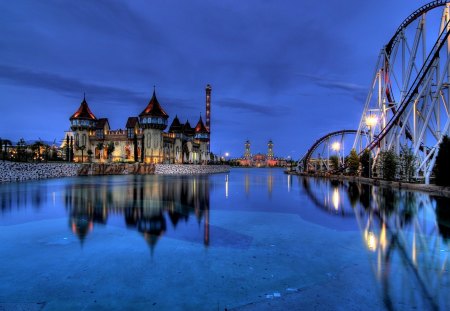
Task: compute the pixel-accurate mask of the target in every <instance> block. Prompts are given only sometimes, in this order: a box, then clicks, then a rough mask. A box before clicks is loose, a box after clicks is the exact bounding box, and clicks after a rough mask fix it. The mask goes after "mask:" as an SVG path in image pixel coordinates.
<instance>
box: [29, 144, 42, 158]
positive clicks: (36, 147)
mask: <svg viewBox="0 0 450 311" xmlns="http://www.w3.org/2000/svg"><path fill="white" fill-rule="evenodd" d="M42 146H43V144H42V142H40V141H39V140H37V141H36V142H35V143H34V144H32V145H31V150H33V158H35V159H36V160H37V161H40V160H41V147H42Z"/></svg>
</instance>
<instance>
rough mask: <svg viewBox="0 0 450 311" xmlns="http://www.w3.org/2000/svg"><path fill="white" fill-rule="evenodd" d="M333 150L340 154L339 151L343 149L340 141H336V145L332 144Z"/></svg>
mask: <svg viewBox="0 0 450 311" xmlns="http://www.w3.org/2000/svg"><path fill="white" fill-rule="evenodd" d="M331 149H333V150H334V151H336V152H339V150H340V149H341V144H340V143H339V142H338V141H335V142H334V143H332V144H331Z"/></svg>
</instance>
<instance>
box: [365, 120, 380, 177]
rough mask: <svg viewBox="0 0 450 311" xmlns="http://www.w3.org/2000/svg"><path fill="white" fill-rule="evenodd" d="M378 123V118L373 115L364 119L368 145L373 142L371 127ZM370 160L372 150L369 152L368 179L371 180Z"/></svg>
mask: <svg viewBox="0 0 450 311" xmlns="http://www.w3.org/2000/svg"><path fill="white" fill-rule="evenodd" d="M377 122H378V118H377V116H375V115H372V114H371V115H369V116H367V117H366V125H367V128H368V129H369V145H370V144H371V143H372V140H373V131H372V129H373V127H374V126H375V125H377ZM371 158H372V150H369V178H371V172H372V164H371V163H370V162H371Z"/></svg>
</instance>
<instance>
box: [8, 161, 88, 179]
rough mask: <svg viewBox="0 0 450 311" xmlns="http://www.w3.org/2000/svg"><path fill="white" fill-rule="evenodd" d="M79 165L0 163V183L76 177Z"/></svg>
mask: <svg viewBox="0 0 450 311" xmlns="http://www.w3.org/2000/svg"><path fill="white" fill-rule="evenodd" d="M80 167H81V165H80V164H74V163H21V162H8V161H5V162H0V182H13V181H23V180H31V179H45V178H57V177H66V176H77V175H78V170H79V169H80Z"/></svg>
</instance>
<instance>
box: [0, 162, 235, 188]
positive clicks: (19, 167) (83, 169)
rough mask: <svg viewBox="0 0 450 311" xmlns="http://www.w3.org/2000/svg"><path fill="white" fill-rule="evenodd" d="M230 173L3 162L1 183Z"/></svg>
mask: <svg viewBox="0 0 450 311" xmlns="http://www.w3.org/2000/svg"><path fill="white" fill-rule="evenodd" d="M228 172H230V167H229V166H228V165H194V164H146V163H82V164H81V163H67V162H48V163H27V162H9V161H4V162H0V184H1V183H10V182H22V181H30V180H41V179H49V178H62V177H75V176H103V175H201V174H202V175H205V174H217V173H228Z"/></svg>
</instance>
